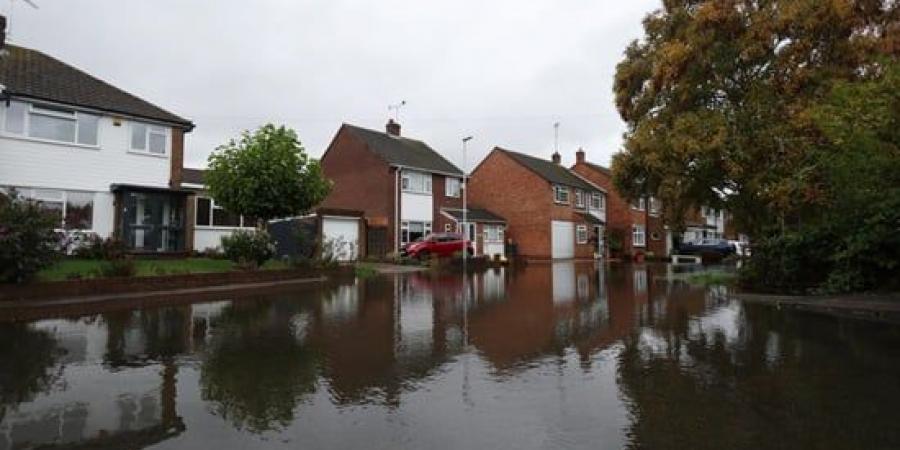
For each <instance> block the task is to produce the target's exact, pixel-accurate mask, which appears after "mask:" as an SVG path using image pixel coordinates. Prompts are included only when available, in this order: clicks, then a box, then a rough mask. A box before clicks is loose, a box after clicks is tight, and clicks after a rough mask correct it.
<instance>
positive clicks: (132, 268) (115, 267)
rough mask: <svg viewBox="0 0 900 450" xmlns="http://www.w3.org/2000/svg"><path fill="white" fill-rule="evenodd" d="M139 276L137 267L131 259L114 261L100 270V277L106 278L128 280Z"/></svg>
mask: <svg viewBox="0 0 900 450" xmlns="http://www.w3.org/2000/svg"><path fill="white" fill-rule="evenodd" d="M136 274H137V266H136V265H135V264H134V260H132V259H130V258H122V259H113V260H110V261H109V262H107V263H106V264H104V265H103V266H102V267H101V268H100V275H102V276H103V277H106V278H112V277H121V278H128V277H133V276H135V275H136Z"/></svg>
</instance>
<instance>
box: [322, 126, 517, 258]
mask: <svg viewBox="0 0 900 450" xmlns="http://www.w3.org/2000/svg"><path fill="white" fill-rule="evenodd" d="M321 164H322V171H323V172H324V174H325V176H326V177H328V178H329V179H330V180H332V181H333V182H334V186H333V188H332V191H331V193H330V194H329V196H328V197H327V198H326V199H325V201H324V202H323V203H322V205H321V206H322V207H324V208H334V209H344V210H357V211H362V212H363V214H364V219H365V222H366V227H367V232H366V239H365V240H366V242H365V245H361V246H360V247H361V250H362V254H363V255H377V256H384V255H386V254H388V253H391V252H397V251H399V249H400V247H401V246H402V245H404V244H406V243H408V242H412V241H415V240H416V239H419V238H422V237H424V236H426V235H428V234H429V233H432V232H457V231H460V232H461V231H462V229H463V227H462V226H460V224H459V220H457V219H456V218H455V216H454V213H455V212H457V211H461V209H462V206H463V204H462V203H463V202H462V179H463V172H462V170H460V169H459V168H458V167H456V166H455V165H453V164H452V163H451V162H450V161H448V160H447V159H445V158H444V157H443V156H441V155H440V153H438V152H437V151H435V150H434V149H432V148H431V147H430V146H428V144H426V143H424V142H422V141H419V140H416V139H410V138H407V137H403V136H401V135H400V124H398V123H396V122H394V121H393V120H390V121H388V123H387V125H386V131H385V132H380V131H375V130H370V129H366V128H362V127H358V126H355V125H350V124H343V125H341V127H340V128H339V129H338V131H337V133H336V134H335V136H334V138H333V139H332V141H331V144H330V145H329V146H328V149H326V150H325V154H324V155H323V156H322V160H321ZM470 206H471V205H470ZM470 209H472V210H473V214H472V215H473V216H475V217H481V218H482V219H484V220H485V222H483V223H481V224H480V227H478V226H473V227H465V228H466V229H468V231H469V236H470V239H472V240H473V242H475V247H476V253H478V254H481V253H483V252H484V249H485V248H488V247H490V246H487V245H486V244H485V242H484V241H485V239H487V240H494V239H499V240H500V242H501V243H502V239H503V238H502V236H503V228H502V219H501V218H500V217H498V216H496V215H495V214H492V213H490V212H487V211H481V210H478V211H474V210H475V208H470ZM476 212H477V214H476ZM470 222H473V223H474V222H475V220H470ZM501 250H502V246H501Z"/></svg>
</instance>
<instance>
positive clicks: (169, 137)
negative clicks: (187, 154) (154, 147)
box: [126, 120, 172, 158]
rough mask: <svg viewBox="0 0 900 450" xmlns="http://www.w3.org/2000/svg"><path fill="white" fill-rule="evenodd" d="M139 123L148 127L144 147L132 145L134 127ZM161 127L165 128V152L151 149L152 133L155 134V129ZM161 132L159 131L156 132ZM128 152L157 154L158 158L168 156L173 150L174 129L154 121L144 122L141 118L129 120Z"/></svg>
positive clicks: (147, 154)
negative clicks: (155, 151)
mask: <svg viewBox="0 0 900 450" xmlns="http://www.w3.org/2000/svg"><path fill="white" fill-rule="evenodd" d="M137 125H142V126H144V127H146V130H147V131H146V132H145V133H144V148H143V149H139V148H134V147H132V144H133V141H132V136H133V135H134V128H135V126H137ZM154 128H159V129H162V130H163V135H164V138H163V143H164V144H165V145H164V146H163V152H162V153H154V152H151V151H150V135H151V134H153V131H152V130H153V129H154ZM156 134H159V133H156ZM127 138H128V146H127V147H126V148H128V153H134V154H138V155H146V156H155V157H157V158H168V157H169V152H170V151H171V150H172V148H171V147H172V129H171V128H170V127H167V126H165V125H160V124H157V123H152V122H142V121H139V120H131V121H129V122H128V136H127Z"/></svg>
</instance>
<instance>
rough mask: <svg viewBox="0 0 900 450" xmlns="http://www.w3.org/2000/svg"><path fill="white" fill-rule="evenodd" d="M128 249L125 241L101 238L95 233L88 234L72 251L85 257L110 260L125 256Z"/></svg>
mask: <svg viewBox="0 0 900 450" xmlns="http://www.w3.org/2000/svg"><path fill="white" fill-rule="evenodd" d="M127 251H128V249H127V248H126V247H125V243H124V242H122V241H120V240H118V239H113V238H107V239H103V238H101V237H100V236H97V235H96V234H92V235H90V236H88V237H87V238H86V239H85V240H84V241H83V242H82V243H81V244H80V245H79V246H78V247H77V248H76V249H75V251H74V255H75V256H77V257H79V258H85V259H101V260H107V261H111V260H114V259H122V258H123V257H125V254H126V253H127Z"/></svg>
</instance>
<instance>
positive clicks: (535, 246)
mask: <svg viewBox="0 0 900 450" xmlns="http://www.w3.org/2000/svg"><path fill="white" fill-rule="evenodd" d="M605 197H606V192H605V190H604V189H603V188H602V187H598V186H597V185H595V184H593V183H591V182H589V181H587V180H586V179H584V178H583V177H581V176H579V175H578V174H576V173H575V172H573V171H571V170H569V169H567V168H565V167H563V166H562V165H561V164H560V156H559V154H558V153H554V154H553V159H552V161H547V160H543V159H540V158H535V157H533V156H529V155H525V154H522V153H517V152H513V151H510V150H506V149H502V148H500V147H495V148H494V149H493V150H491V152H490V153H489V154H488V155H487V156H486V157H485V158H484V160H482V161H481V163H479V164H478V166H477V167H476V168H475V170H474V171H473V172H472V174H471V176H470V181H469V199H470V200H471V201H472V202H473V203H476V204H478V205H481V206H483V207H485V208H488V209H490V210H491V211H494V212H496V213H498V214H500V215H501V216H502V217H503V218H504V219H506V222H507V230H508V233H507V238H508V239H510V240H511V241H513V242H514V243H515V244H516V246H517V249H518V254H519V256H522V257H525V258H528V259H570V258H581V259H587V258H594V257H595V256H596V255H602V253H603V252H602V248H603V240H602V236H603V235H604V232H603V228H604V225H605V221H606V207H605V205H606V199H605Z"/></svg>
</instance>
